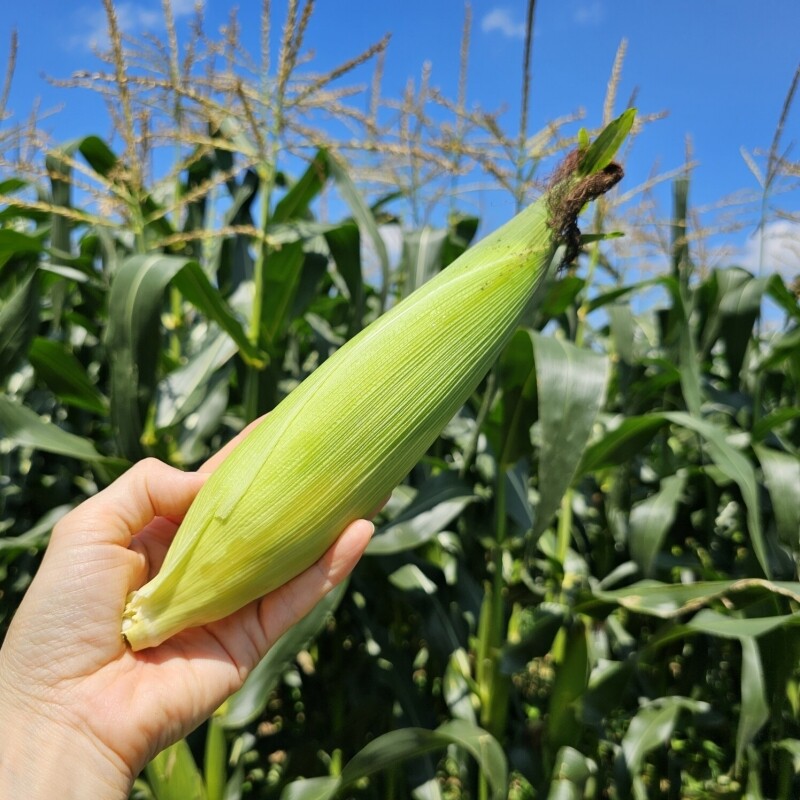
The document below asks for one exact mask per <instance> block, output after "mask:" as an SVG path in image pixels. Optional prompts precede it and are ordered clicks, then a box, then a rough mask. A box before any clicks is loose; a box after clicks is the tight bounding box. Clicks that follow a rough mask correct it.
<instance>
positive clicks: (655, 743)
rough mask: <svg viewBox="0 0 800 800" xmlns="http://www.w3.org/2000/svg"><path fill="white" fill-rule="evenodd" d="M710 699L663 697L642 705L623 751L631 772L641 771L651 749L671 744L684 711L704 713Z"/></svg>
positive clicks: (626, 734)
mask: <svg viewBox="0 0 800 800" xmlns="http://www.w3.org/2000/svg"><path fill="white" fill-rule="evenodd" d="M709 708H710V707H709V705H708V703H702V702H698V701H696V700H691V699H690V698H688V697H679V696H671V697H661V698H659V699H657V700H654V701H652V702H651V703H648V704H647V705H645V706H644V707H643V708H641V709H640V710H639V711H638V712H637V714H636V716H635V717H634V718H633V719H632V720H631V722H630V724H629V725H628V730H627V731H626V732H625V736H624V737H623V738H622V752H623V754H624V756H625V762H626V764H627V767H628V769H629V771H630V772H631V774H633V775H636V774H638V773H639V772H640V771H641V769H642V767H643V766H644V759H645V757H646V756H647V754H648V753H650V752H652V751H653V750H655V749H656V748H658V747H665V746H668V745H669V740H670V737H671V736H672V731H673V730H674V728H675V723H676V722H677V720H678V715H679V714H680V712H681V711H691V712H692V713H695V714H697V713H703V712H705V711H708V710H709Z"/></svg>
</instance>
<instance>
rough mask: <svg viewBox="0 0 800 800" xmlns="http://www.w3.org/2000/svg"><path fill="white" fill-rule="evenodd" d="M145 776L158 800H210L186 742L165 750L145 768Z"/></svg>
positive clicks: (182, 740)
mask: <svg viewBox="0 0 800 800" xmlns="http://www.w3.org/2000/svg"><path fill="white" fill-rule="evenodd" d="M145 775H146V776H147V782H148V783H149V784H150V789H151V790H152V792H153V794H154V795H155V797H156V800H208V798H207V795H206V791H205V786H204V784H203V777H202V775H201V774H200V770H199V769H198V768H197V764H195V761H194V758H193V757H192V752H191V750H190V749H189V745H188V744H187V742H186V739H180V740H179V741H177V742H176V743H175V744H173V745H172V746H170V747H168V748H167V749H166V750H162V751H161V752H160V753H159V754H158V755H157V756H156V757H155V758H154V759H153V760H152V761H151V762H150V763H149V764H148V765H147V766H146V767H145Z"/></svg>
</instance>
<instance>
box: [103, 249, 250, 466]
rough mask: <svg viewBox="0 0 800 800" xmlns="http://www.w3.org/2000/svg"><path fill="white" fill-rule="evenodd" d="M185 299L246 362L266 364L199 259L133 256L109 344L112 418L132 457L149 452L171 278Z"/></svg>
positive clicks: (114, 298)
mask: <svg viewBox="0 0 800 800" xmlns="http://www.w3.org/2000/svg"><path fill="white" fill-rule="evenodd" d="M173 279H174V280H175V281H176V285H177V286H178V288H179V290H180V291H181V292H182V293H183V295H184V296H185V297H186V298H187V299H188V300H189V301H190V302H191V303H193V304H194V305H195V306H196V307H197V308H199V309H200V310H201V311H203V312H204V313H205V314H207V315H208V317H209V318H210V319H211V320H213V321H214V322H216V323H217V324H218V325H219V326H220V327H221V328H222V329H223V330H224V331H225V332H226V333H227V334H228V335H229V336H230V337H231V338H232V339H233V340H234V341H235V342H236V344H237V345H238V346H239V351H240V353H241V355H242V357H243V359H245V360H246V361H250V362H251V363H252V364H254V365H256V366H258V365H263V364H264V355H263V354H262V353H261V352H260V351H259V350H257V349H256V348H255V347H254V346H253V345H252V344H251V343H250V341H249V340H248V338H247V336H246V335H245V333H244V329H243V328H242V326H241V324H240V322H239V321H238V320H237V318H236V317H235V316H234V314H233V312H232V311H231V309H230V308H229V307H228V305H227V303H226V302H225V301H224V300H223V299H222V297H221V296H220V295H219V293H218V292H217V290H216V289H215V288H214V287H213V286H212V285H211V284H210V282H209V280H208V278H207V277H206V275H205V273H204V272H203V270H202V268H201V267H200V265H199V264H198V263H197V262H196V261H192V260H190V259H187V258H179V257H177V256H164V255H152V256H132V257H131V258H128V259H127V260H125V261H124V262H123V263H122V265H121V266H120V267H119V269H118V270H117V272H116V274H115V276H114V280H113V282H112V284H111V293H110V296H109V301H108V302H109V323H108V329H107V332H106V342H107V346H108V347H109V349H110V350H111V351H112V352H113V353H114V354H115V357H114V359H113V361H112V363H111V419H112V422H113V424H114V427H115V430H116V432H117V437H118V440H119V444H120V449H121V451H122V452H123V453H125V454H126V455H128V456H130V457H131V458H140V457H141V456H142V455H143V454H144V453H143V449H142V446H141V443H140V437H141V435H142V432H143V427H144V414H145V408H146V406H147V404H148V403H149V401H150V400H151V398H152V397H153V394H154V390H155V380H156V374H157V369H158V360H159V351H160V338H161V336H160V314H161V309H162V307H163V301H164V291H165V290H166V287H167V286H168V284H169V283H170V281H172V280H173Z"/></svg>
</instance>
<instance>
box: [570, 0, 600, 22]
mask: <svg viewBox="0 0 800 800" xmlns="http://www.w3.org/2000/svg"><path fill="white" fill-rule="evenodd" d="M604 15H605V9H604V8H603V4H602V3H601V2H600V0H592V1H591V2H588V3H581V4H580V5H579V6H578V7H577V8H576V9H575V11H574V12H573V14H572V19H573V21H574V22H576V23H577V24H578V25H599V24H600V23H601V22H602V21H603V16H604Z"/></svg>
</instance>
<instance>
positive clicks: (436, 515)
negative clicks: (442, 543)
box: [367, 473, 475, 556]
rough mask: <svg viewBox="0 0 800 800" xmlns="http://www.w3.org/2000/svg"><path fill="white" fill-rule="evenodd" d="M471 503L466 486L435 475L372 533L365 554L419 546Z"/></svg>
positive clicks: (452, 478) (444, 476)
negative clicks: (397, 512) (393, 516)
mask: <svg viewBox="0 0 800 800" xmlns="http://www.w3.org/2000/svg"><path fill="white" fill-rule="evenodd" d="M474 500H475V495H474V493H473V492H472V490H471V489H470V487H469V486H468V485H467V484H466V483H464V482H463V481H460V480H458V479H457V478H455V477H454V476H453V475H452V474H451V473H442V474H441V475H438V476H436V477H435V478H433V479H432V480H431V481H429V482H428V483H426V484H425V486H424V487H423V488H422V489H421V490H420V491H419V492H418V493H417V495H416V497H415V498H414V499H413V500H412V501H411V503H409V505H408V506H407V507H406V508H405V509H403V511H402V512H401V513H400V514H398V516H397V517H395V518H394V519H393V520H392V521H391V522H389V523H388V524H386V525H384V526H382V527H381V528H380V529H379V530H377V531H376V533H375V535H374V536H373V537H372V540H371V541H370V543H369V545H368V547H367V555H373V556H377V555H391V554H394V553H402V552H404V551H406V550H412V549H414V548H416V547H419V546H420V545H422V544H424V543H425V542H428V541H430V540H431V539H433V537H434V536H436V534H438V533H440V532H441V531H443V530H444V529H445V528H446V527H447V526H448V525H449V524H450V523H451V522H452V521H453V520H454V519H456V517H458V515H459V514H461V512H462V511H463V510H464V509H465V508H466V507H467V506H468V505H469V504H470V503H472V502H473V501H474Z"/></svg>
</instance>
